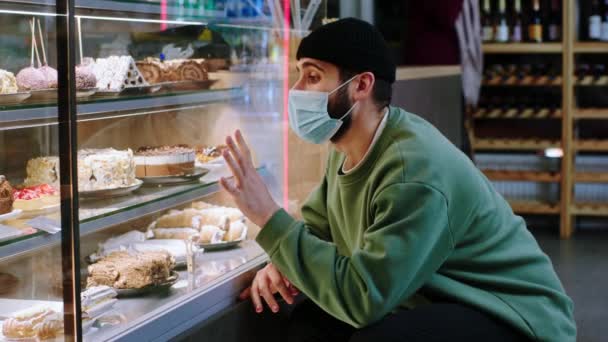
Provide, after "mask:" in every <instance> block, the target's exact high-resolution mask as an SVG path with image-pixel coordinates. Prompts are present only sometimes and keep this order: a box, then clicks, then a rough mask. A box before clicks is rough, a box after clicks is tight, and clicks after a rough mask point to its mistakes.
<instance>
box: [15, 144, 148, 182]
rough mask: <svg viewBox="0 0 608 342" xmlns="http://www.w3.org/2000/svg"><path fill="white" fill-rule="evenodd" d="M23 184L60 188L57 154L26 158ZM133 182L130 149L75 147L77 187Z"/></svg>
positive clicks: (131, 152)
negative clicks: (76, 151) (76, 150)
mask: <svg viewBox="0 0 608 342" xmlns="http://www.w3.org/2000/svg"><path fill="white" fill-rule="evenodd" d="M26 172H27V178H26V179H25V182H24V184H25V186H36V185H42V184H49V185H51V186H53V187H54V188H56V189H58V188H59V158H58V157H38V158H34V159H30V160H29V161H28V162H27V169H26ZM134 184H136V179H135V162H134V159H133V151H131V150H130V149H127V150H115V149H113V148H105V149H85V150H80V151H78V188H79V189H80V190H81V191H91V190H105V189H116V188H122V187H128V186H131V185H134Z"/></svg>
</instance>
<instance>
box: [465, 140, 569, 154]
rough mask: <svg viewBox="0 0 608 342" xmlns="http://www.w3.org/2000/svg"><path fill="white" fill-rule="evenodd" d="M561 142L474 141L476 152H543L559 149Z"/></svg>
mask: <svg viewBox="0 0 608 342" xmlns="http://www.w3.org/2000/svg"><path fill="white" fill-rule="evenodd" d="M559 147H560V142H559V140H545V139H479V138H475V139H474V141H473V149H474V150H503V151H504V150H507V151H508V150H513V151H541V150H545V149H548V148H559Z"/></svg>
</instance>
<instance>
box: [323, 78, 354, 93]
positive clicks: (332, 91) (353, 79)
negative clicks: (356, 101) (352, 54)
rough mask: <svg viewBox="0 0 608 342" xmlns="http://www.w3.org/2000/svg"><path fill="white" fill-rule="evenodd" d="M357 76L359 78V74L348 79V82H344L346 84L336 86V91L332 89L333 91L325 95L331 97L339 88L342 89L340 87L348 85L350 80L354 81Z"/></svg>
mask: <svg viewBox="0 0 608 342" xmlns="http://www.w3.org/2000/svg"><path fill="white" fill-rule="evenodd" d="M357 76H359V74H357V75H355V76H353V77H351V78H350V79H349V80H348V81H346V82H344V83H342V84H341V85H339V86H338V88H336V89H334V90H332V91H330V92H329V93H327V95H331V94H333V93H335V92H336V91H338V90H339V89H340V88H342V87H344V86H345V85H347V84H349V83H350V82H351V81H352V80H354V79H355V78H356V77H357Z"/></svg>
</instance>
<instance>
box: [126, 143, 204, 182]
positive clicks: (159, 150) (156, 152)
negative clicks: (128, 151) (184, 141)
mask: <svg viewBox="0 0 608 342" xmlns="http://www.w3.org/2000/svg"><path fill="white" fill-rule="evenodd" d="M195 158H196V153H195V151H194V149H193V148H190V147H188V146H186V145H175V146H157V147H140V148H139V149H138V150H137V152H135V164H136V165H137V167H136V171H135V173H136V175H137V177H161V176H180V175H186V174H191V173H192V172H193V171H194V159H195Z"/></svg>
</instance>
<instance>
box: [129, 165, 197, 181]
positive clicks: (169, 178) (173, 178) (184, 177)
mask: <svg viewBox="0 0 608 342" xmlns="http://www.w3.org/2000/svg"><path fill="white" fill-rule="evenodd" d="M208 173H209V170H208V169H205V168H202V167H195V168H194V172H192V173H191V174H189V175H181V176H160V177H140V179H141V180H143V181H144V183H146V184H154V185H158V184H180V183H187V182H193V181H197V180H198V179H199V178H201V177H203V176H204V175H206V174H208Z"/></svg>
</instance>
